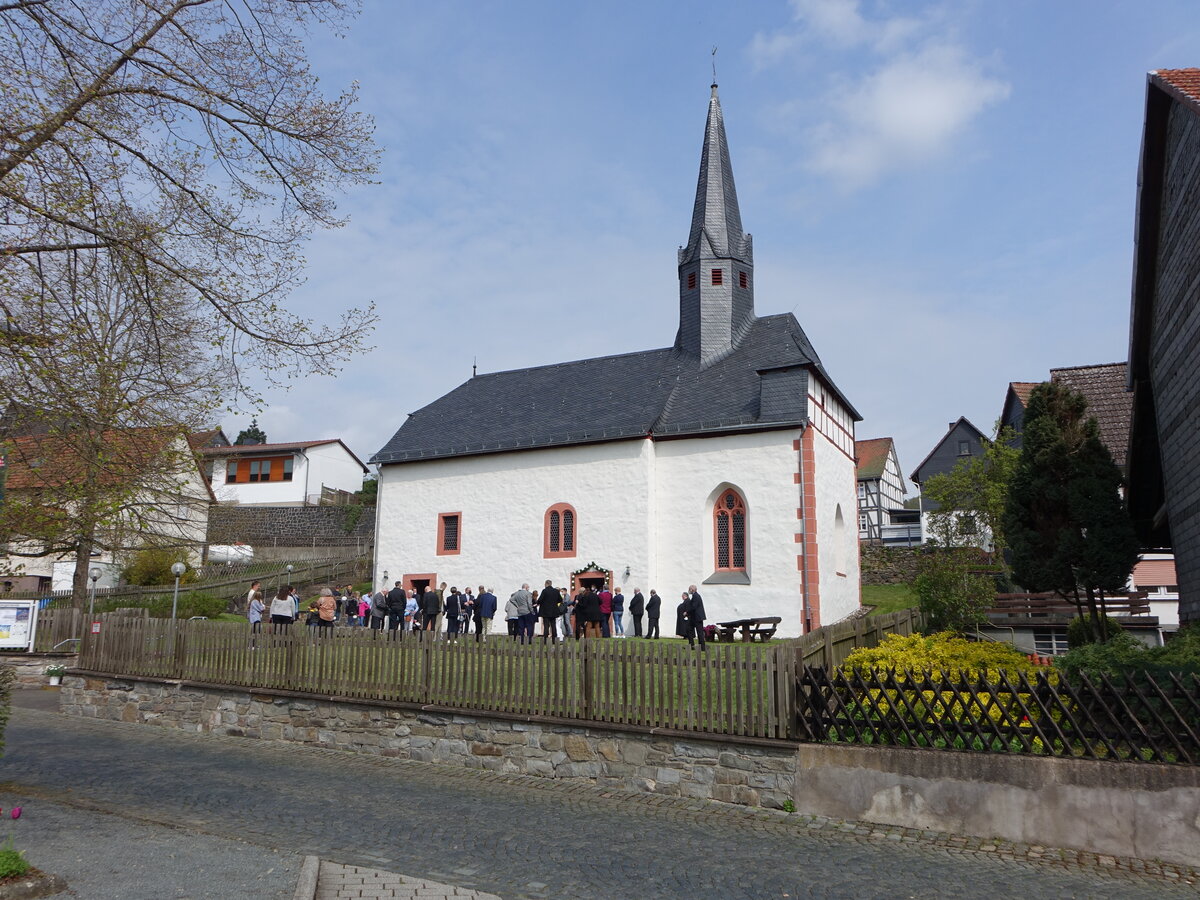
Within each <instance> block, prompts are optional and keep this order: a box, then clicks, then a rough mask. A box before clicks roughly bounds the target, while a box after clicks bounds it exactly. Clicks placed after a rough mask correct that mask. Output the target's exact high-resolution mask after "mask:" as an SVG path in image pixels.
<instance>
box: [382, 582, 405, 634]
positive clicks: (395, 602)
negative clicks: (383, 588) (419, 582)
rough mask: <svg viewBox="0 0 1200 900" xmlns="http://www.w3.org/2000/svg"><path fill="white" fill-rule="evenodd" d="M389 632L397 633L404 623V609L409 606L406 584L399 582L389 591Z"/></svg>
mask: <svg viewBox="0 0 1200 900" xmlns="http://www.w3.org/2000/svg"><path fill="white" fill-rule="evenodd" d="M387 606H388V631H395V630H396V629H398V628H399V627H400V624H401V623H402V622H403V621H404V608H405V607H406V606H408V591H406V590H404V582H403V581H397V582H396V586H395V587H394V588H392V589H391V590H390V591H388V594H387Z"/></svg>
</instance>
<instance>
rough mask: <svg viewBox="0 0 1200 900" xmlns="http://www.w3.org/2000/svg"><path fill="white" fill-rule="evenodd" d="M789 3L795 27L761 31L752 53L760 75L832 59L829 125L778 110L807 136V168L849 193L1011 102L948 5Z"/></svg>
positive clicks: (937, 148)
mask: <svg viewBox="0 0 1200 900" xmlns="http://www.w3.org/2000/svg"><path fill="white" fill-rule="evenodd" d="M790 4H791V8H792V14H793V23H792V24H789V25H787V26H785V27H783V28H781V29H779V30H777V31H775V32H771V33H766V34H763V33H760V34H757V35H755V37H754V39H753V41H752V42H751V45H750V54H751V57H752V59H753V60H754V63H755V65H756V67H758V68H760V69H761V68H765V67H767V66H774V65H780V64H783V63H786V62H788V61H789V60H793V59H794V60H799V59H804V60H806V61H807V62H810V63H811V62H813V61H814V60H818V64H819V65H820V64H822V61H824V60H828V62H827V63H825V64H824V65H823V68H825V70H826V71H827V72H828V73H829V79H830V84H831V87H830V88H829V90H828V91H827V93H826V94H825V96H824V97H823V103H824V108H825V109H826V110H828V114H827V116H826V117H825V119H824V120H823V121H820V122H818V123H817V124H815V125H812V126H810V127H807V128H804V127H800V128H796V119H797V113H796V110H797V108H798V104H796V103H795V102H794V101H787V102H784V103H781V104H780V105H779V107H778V108H777V109H776V111H775V113H776V119H777V120H778V121H779V122H780V123H781V124H783V125H785V126H787V125H788V124H791V125H793V129H794V130H799V131H800V132H801V133H802V134H804V136H805V137H806V138H807V143H808V149H809V158H808V165H809V167H810V168H811V169H813V170H814V171H817V172H820V173H822V174H825V175H829V176H832V177H833V178H834V179H835V180H836V181H837V182H839V183H840V184H841V185H842V186H843V187H847V188H851V189H853V188H858V187H862V186H864V185H867V184H870V183H871V182H873V181H875V180H877V179H878V178H879V177H880V176H882V175H883V174H885V173H886V172H888V171H894V170H898V169H903V168H908V167H912V166H917V165H921V164H923V163H926V162H928V161H930V160H932V159H936V158H937V157H939V156H940V155H942V154H943V153H944V152H945V151H946V150H947V149H948V148H949V147H950V146H952V144H953V142H954V140H955V139H956V138H958V137H959V135H961V134H962V132H963V131H964V130H965V129H966V128H967V126H968V125H969V124H970V123H971V121H972V120H974V119H975V118H976V117H977V116H978V115H979V114H980V113H981V112H982V111H983V110H984V109H985V108H986V107H988V106H989V105H991V104H994V103H997V102H999V101H1001V100H1004V99H1005V98H1007V97H1008V94H1009V90H1010V88H1009V85H1008V84H1007V83H1006V82H1004V81H1002V80H1000V79H999V78H996V77H994V76H992V75H989V74H988V73H987V72H986V71H985V67H984V65H983V64H982V62H981V61H980V59H979V57H978V56H977V55H976V54H973V53H972V52H971V51H969V50H968V49H967V47H966V46H964V44H963V43H962V42H961V41H960V40H959V39H958V37H957V36H956V33H955V31H956V29H955V28H954V27H953V24H952V23H951V21H950V14H949V13H948V12H947V8H946V7H942V6H939V5H938V4H936V3H935V4H932V5H929V6H927V7H926V8H924V9H922V10H920V11H918V12H917V13H916V14H915V15H906V16H899V15H895V16H888V15H886V14H884V15H875V16H868V15H864V14H863V12H862V9H861V4H860V3H859V0H790ZM885 8H886V7H885ZM864 72H865V73H866V74H863V73H864Z"/></svg>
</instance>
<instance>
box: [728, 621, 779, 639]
mask: <svg viewBox="0 0 1200 900" xmlns="http://www.w3.org/2000/svg"><path fill="white" fill-rule="evenodd" d="M782 621H783V618H782V617H781V616H766V617H764V618H759V619H735V620H734V621H732V622H718V623H717V640H718V641H726V642H732V641H735V640H737V639H738V634H739V632H740V634H741V639H742V640H743V641H755V640H757V641H762V642H764V643H765V642H766V641H769V640H770V639H771V638H773V637H775V632H776V630H777V629H778V628H779V623H780V622H782Z"/></svg>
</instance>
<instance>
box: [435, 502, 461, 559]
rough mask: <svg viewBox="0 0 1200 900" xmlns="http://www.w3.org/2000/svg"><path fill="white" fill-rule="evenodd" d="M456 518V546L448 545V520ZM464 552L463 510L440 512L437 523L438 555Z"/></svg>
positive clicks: (455, 554) (454, 554)
mask: <svg viewBox="0 0 1200 900" xmlns="http://www.w3.org/2000/svg"><path fill="white" fill-rule="evenodd" d="M447 519H454V546H453V547H448V546H447V545H446V520H447ZM460 553H462V513H461V512H446V513H438V524H437V555H438V556H458V554H460Z"/></svg>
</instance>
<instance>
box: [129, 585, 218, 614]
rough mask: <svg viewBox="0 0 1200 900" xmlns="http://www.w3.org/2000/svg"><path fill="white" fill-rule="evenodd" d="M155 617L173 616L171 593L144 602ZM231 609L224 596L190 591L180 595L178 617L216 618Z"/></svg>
mask: <svg viewBox="0 0 1200 900" xmlns="http://www.w3.org/2000/svg"><path fill="white" fill-rule="evenodd" d="M144 606H145V607H146V609H147V610H149V612H150V617H151V618H154V619H169V618H171V594H161V595H159V596H157V597H153V598H151V599H150V600H147V601H146V602H145V604H144ZM228 609H229V601H228V600H226V599H225V598H223V597H214V596H213V595H212V594H206V593H204V592H203V591H188V592H187V593H186V594H183V593H181V594H180V595H179V609H178V612H177V618H180V619H190V618H191V617H192V616H207V617H208V618H210V619H215V618H216V617H217V616H219V615H221V614H222V613H223V612H225V611H226V610H228Z"/></svg>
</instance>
